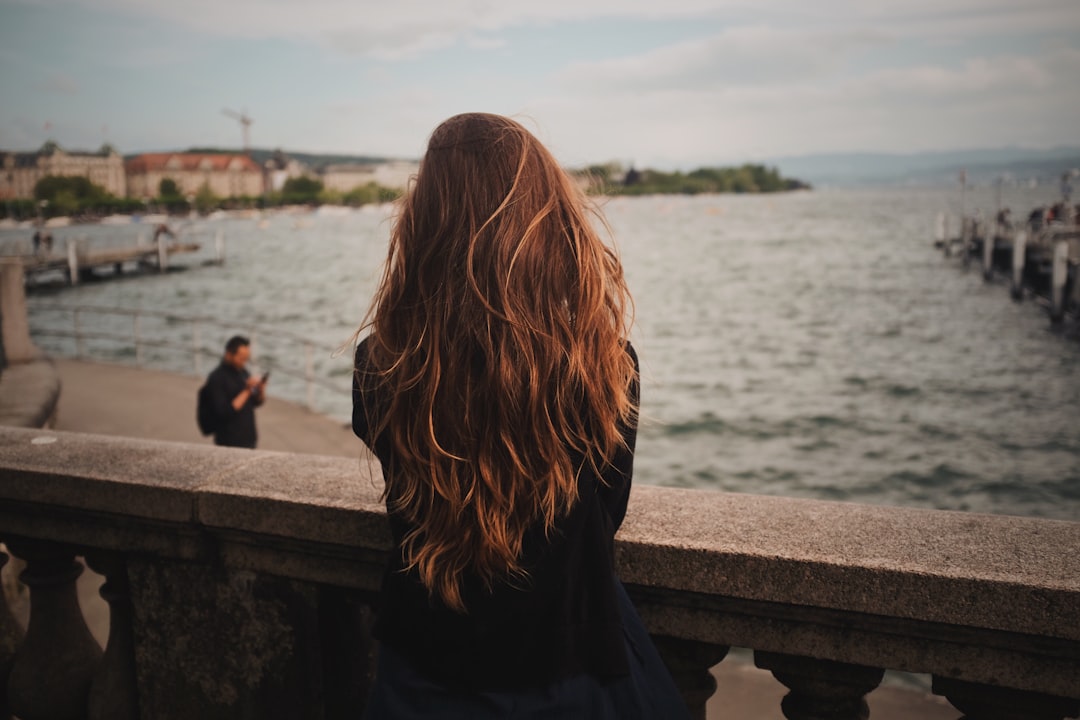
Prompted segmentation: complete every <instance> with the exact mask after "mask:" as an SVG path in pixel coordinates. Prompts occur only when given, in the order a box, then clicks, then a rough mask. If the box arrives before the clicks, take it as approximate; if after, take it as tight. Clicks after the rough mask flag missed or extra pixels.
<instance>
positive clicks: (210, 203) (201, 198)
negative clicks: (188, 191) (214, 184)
mask: <svg viewBox="0 0 1080 720" xmlns="http://www.w3.org/2000/svg"><path fill="white" fill-rule="evenodd" d="M220 203H221V200H220V199H219V198H218V196H217V195H215V194H214V191H213V190H211V189H210V185H209V184H208V183H203V184H202V187H200V188H199V191H198V192H197V193H195V209H196V210H198V211H199V212H200V213H201V214H203V215H205V214H206V213H208V212H210V211H211V210H213V209H214V208H216V207H217V206H218V205H219V204H220Z"/></svg>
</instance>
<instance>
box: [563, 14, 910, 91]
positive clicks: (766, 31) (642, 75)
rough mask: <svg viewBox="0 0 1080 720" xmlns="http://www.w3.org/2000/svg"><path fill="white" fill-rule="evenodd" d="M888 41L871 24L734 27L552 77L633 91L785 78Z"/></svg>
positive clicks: (821, 70)
mask: <svg viewBox="0 0 1080 720" xmlns="http://www.w3.org/2000/svg"><path fill="white" fill-rule="evenodd" d="M888 42H890V38H889V37H888V35H887V34H885V33H882V32H878V31H872V30H860V29H851V30H848V29H841V30H822V29H811V30H795V29H786V28H776V27H769V26H763V25H757V26H750V27H736V28H730V29H728V30H725V31H724V32H721V33H719V34H716V35H713V36H710V37H706V38H700V39H694V40H689V41H686V42H682V43H678V44H675V45H669V46H667V47H662V48H658V49H656V50H652V51H650V52H647V53H644V54H641V55H636V56H632V57H626V58H615V59H609V60H603V61H599V62H592V63H575V64H573V65H570V66H568V67H566V68H565V69H564V70H563V71H561V72H560V73H559V75H558V77H557V78H556V80H557V81H558V82H559V83H561V84H563V85H565V86H567V87H571V88H601V89H602V88H612V89H619V90H626V91H630V92H635V93H637V92H641V91H648V90H652V89H665V90H673V89H695V88H696V89H709V88H723V87H731V86H757V85H761V84H777V83H790V82H792V81H796V80H812V79H815V78H820V77H822V76H825V75H828V74H830V73H831V72H833V71H835V70H836V69H837V68H838V66H839V65H840V64H841V63H842V62H843V60H844V59H845V58H847V57H848V56H849V55H850V54H851V53H852V52H854V51H857V50H862V49H866V48H869V47H873V46H876V45H882V44H885V43H888Z"/></svg>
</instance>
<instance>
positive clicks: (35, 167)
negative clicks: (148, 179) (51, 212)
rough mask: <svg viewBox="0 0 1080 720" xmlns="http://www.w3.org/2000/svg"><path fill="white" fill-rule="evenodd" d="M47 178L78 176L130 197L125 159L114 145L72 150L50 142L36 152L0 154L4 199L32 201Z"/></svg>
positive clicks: (110, 191) (0, 179) (1, 190)
mask: <svg viewBox="0 0 1080 720" xmlns="http://www.w3.org/2000/svg"><path fill="white" fill-rule="evenodd" d="M46 175H75V176H82V177H85V178H88V179H89V180H90V182H92V183H94V184H95V185H100V186H101V187H103V188H105V190H106V192H108V193H109V194H111V195H115V196H117V197H124V196H125V195H127V182H126V178H125V176H124V159H123V158H122V157H120V153H118V152H116V150H115V149H114V148H113V147H112V146H111V145H103V146H102V147H101V149H100V150H98V151H97V152H80V151H73V150H72V151H69V150H64V149H63V148H61V147H60V146H59V145H58V144H57V143H55V142H53V141H51V140H50V141H49V142H47V143H45V144H44V145H42V146H41V149H40V150H38V151H37V152H33V153H25V152H24V153H20V152H0V198H2V199H9V198H10V199H12V200H30V199H33V197H34V186H35V185H37V182H38V180H40V179H41V178H43V177H45V176H46Z"/></svg>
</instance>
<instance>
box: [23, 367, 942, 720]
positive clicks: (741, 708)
mask: <svg viewBox="0 0 1080 720" xmlns="http://www.w3.org/2000/svg"><path fill="white" fill-rule="evenodd" d="M56 367H57V369H58V370H59V374H60V380H61V383H62V389H61V392H60V404H59V408H58V415H57V424H56V429H57V430H66V431H72V432H89V433H99V434H104V435H126V436H130V437H140V438H149V439H155V440H172V441H177V442H190V443H206V444H209V443H210V442H211V441H210V439H209V438H204V437H203V436H202V435H200V434H199V431H198V428H197V427H196V425H195V398H196V394H197V392H198V389H199V386H200V385H201V384H202V380H201V379H198V378H192V377H186V376H182V375H175V374H172V373H165V372H158V371H153V370H140V369H135V368H131V367H128V366H121V365H107V364H101V363H91V362H80V361H75V360H56ZM256 418H257V423H258V430H259V448H260V449H264V450H280V451H285V452H296V453H313V454H320V455H341V456H346V457H359V456H360V454H361V448H362V445H361V443H360V441H359V440H358V439H357V438H356V437H355V436H354V435H353V434H352V431H351V430H350V429H349V428H348V427H346V426H345V425H343V424H342V423H340V422H337V421H334V420H331V419H329V418H326V417H324V416H321V415H317V414H314V413H312V412H310V411H308V410H306V409H305V408H303V407H300V406H297V405H294V404H292V403H288V402H285V401H283V400H278V399H275V398H274V396H273V387H272V386H271V388H270V393H269V398H268V399H267V402H266V404H265V405H263V406H262V407H261V408H259V409H258V410H257V411H256ZM10 569H11V568H10V566H9V567H8V568H5V571H8V570H10ZM4 574H5V576H9V572H5V573H4ZM5 579H6V580H7V581H8V583H9V584H14V583H13V579H12V578H11V577H10V576H9V577H6V578H5ZM103 581H104V578H102V577H100V576H98V575H96V574H95V573H92V572H86V573H84V575H83V577H82V578H80V582H79V586H80V587H79V591H80V592H79V596H80V603H81V604H82V606H83V612H84V614H85V615H86V617H87V621H88V624H89V625H90V627H91V630H92V632H93V633H94V635H95V636H96V637H97V638H98V641H99V642H101V643H102V644H104V642H105V639H106V637H107V635H108V608H107V606H106V605H105V603H104V602H103V601H102V600H101V599H100V597H99V596H98V594H97V591H98V589H99V587H100V585H101V583H102V582H103ZM13 610H15V611H16V612H17V614H18V615H19V616H21V619H22V621H23V622H24V623H25V622H26V614H27V610H28V608H27V607H26V606H25V604H22V607H13ZM713 674H714V676H715V677H716V679H717V684H718V687H717V691H716V693H715V694H714V695H713V697H712V698H711V700H710V701H709V705H708V717H709V718H716V719H720V718H724V719H725V720H727V719H731V720H783V717H784V716H783V713H782V712H781V710H780V700H781V699H782V698H783V697H784V695H785V694H786V692H787V690H786V688H784V686H783V685H781V684H780V683H779V682H778V681H776V680H775V679H774V678H773V677H772V675H771V674H770V673H768V672H766V671H764V670H759V669H758V668H756V667H754V666H753V664H752V662H751V660H750V657H749V653H747V652H745V651H742V652H740V653H739V654H738V655H736V656H735V657H732V658H731V659H728V660H726V661H725V662H723V663H721V664H720V665H718V666H717V667H716V668H714V670H713ZM867 700H868V702H869V704H870V709H871V717H872V718H873V719H874V720H902V719H903V720H907V719H909V718H919V719H920V720H955V718H957V717H958V716H959V713H958V712H957V711H956V710H953V709H952V708H951V706H949V705H948V704H947V703H946V702H945V701H944V700H942V699H941V698H937V697H934V696H930V695H926V694H925V693H922V692H918V691H913V690H909V689H906V688H902V687H897V686H895V685H886V686H884V687H881V688H879V689H877V690H875V691H874V692H873V693H871V694H870V695H869V696H868V698H867Z"/></svg>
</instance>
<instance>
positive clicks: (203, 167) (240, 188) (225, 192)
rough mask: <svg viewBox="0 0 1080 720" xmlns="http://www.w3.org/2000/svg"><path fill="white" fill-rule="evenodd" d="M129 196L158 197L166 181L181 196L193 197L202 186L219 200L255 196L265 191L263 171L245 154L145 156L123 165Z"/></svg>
mask: <svg viewBox="0 0 1080 720" xmlns="http://www.w3.org/2000/svg"><path fill="white" fill-rule="evenodd" d="M124 168H125V170H126V172H127V186H128V194H129V195H130V196H131V197H137V198H144V199H145V198H152V197H157V196H158V194H159V191H160V187H161V181H162V180H164V179H165V178H169V179H171V180H172V181H173V182H175V183H176V186H177V188H178V189H179V190H180V194H181V195H185V196H186V195H194V194H195V193H197V192H199V189H200V188H201V187H202V186H203V185H207V186H208V187H209V188H210V191H211V192H212V193H214V194H215V195H217V196H218V197H239V196H248V197H255V196H258V195H262V194H263V191H264V189H265V185H264V181H263V170H262V168H260V167H259V165H258V163H256V162H255V161H254V160H252V159H251V158H250V157H248V156H247V155H229V154H224V153H222V154H216V153H144V154H142V155H137V156H135V157H133V158H132V159H130V160H128V161H127V162H126V163H125V164H124Z"/></svg>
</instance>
